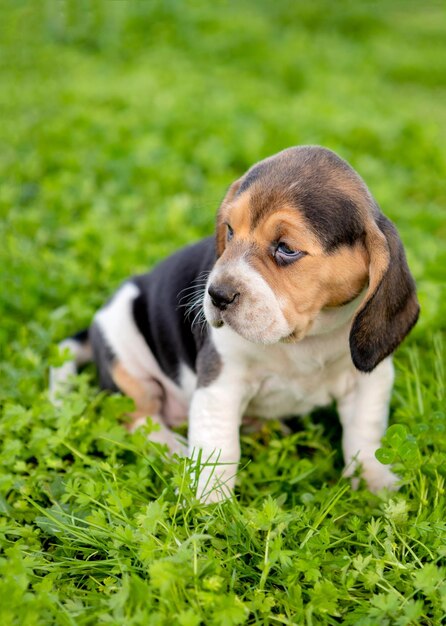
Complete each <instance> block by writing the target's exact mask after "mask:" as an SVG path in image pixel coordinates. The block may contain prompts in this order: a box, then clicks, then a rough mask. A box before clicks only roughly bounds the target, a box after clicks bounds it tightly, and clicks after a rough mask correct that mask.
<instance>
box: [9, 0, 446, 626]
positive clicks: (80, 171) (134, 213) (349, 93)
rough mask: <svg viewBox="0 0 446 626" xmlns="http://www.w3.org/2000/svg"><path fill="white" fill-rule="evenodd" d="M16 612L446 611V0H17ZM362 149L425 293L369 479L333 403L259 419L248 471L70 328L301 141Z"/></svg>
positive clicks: (395, 618)
mask: <svg viewBox="0 0 446 626" xmlns="http://www.w3.org/2000/svg"><path fill="white" fill-rule="evenodd" d="M0 66H1V75H0V81H1V82H0V111H1V124H0V134H1V135H0V139H1V149H0V168H1V179H2V182H1V186H0V212H1V222H0V284H1V290H0V319H1V323H0V381H1V384H0V404H1V414H2V415H1V418H0V432H1V436H0V440H1V444H0V447H1V453H0V466H1V470H0V576H1V578H0V598H1V600H0V623H1V624H2V626H8V625H10V624H11V625H12V624H14V625H15V624H17V625H24V624H26V626H32V625H34V624H38V625H44V626H48V625H51V624H55V625H57V626H59V625H63V626H65V625H73V624H76V625H77V624H79V625H96V624H113V625H114V624H116V625H120V626H121V625H135V626H136V625H141V626H142V625H146V624H160V625H164V624H169V626H170V625H172V626H173V625H179V626H198V625H199V624H204V625H208V624H216V625H221V626H230V625H232V624H264V625H267V624H305V625H308V626H313V625H314V626H315V625H317V624H340V623H342V624H352V625H353V624H354V625H355V626H357V625H359V626H376V625H377V624H379V625H384V626H385V625H393V624H394V625H396V626H406V625H415V624H423V625H431V626H437V625H438V624H440V623H441V622H442V620H444V619H445V616H446V583H445V577H446V566H445V563H446V547H445V546H446V523H445V519H446V511H445V508H446V507H445V477H446V419H445V374H444V330H445V320H446V293H445V289H444V286H442V281H444V273H445V266H446V246H445V243H446V219H445V211H444V207H445V206H446V187H445V177H446V151H445V149H444V146H445V144H446V26H445V11H444V7H443V6H442V4H441V3H434V2H424V3H415V2H395V1H384V0H383V1H380V2H373V3H371V2H370V3H369V2H360V3H359V2H358V3H353V2H351V3H350V2H345V1H344V2H337V3H333V2H328V1H327V2H323V1H322V0H318V1H317V2H311V3H310V2H308V3H307V2H295V3H291V2H289V1H288V0H275V1H274V2H268V1H267V0H257V1H254V0H252V1H248V0H238V1H237V2H216V3H209V2H205V0H195V1H190V2H180V1H179V0H178V1H177V0H164V1H161V0H159V1H155V0H154V1H151V0H150V1H149V0H147V1H144V2H142V1H141V0H132V2H130V1H124V0H121V1H119V2H118V1H111V0H102V1H99V0H98V1H97V2H87V0H84V1H82V0H77V1H75V0H72V1H68V0H67V1H62V0H60V1H56V0H47V1H44V0H36V1H33V2H29V1H28V2H26V1H24V0H3V2H2V3H1V7H0ZM303 143H319V144H322V145H325V146H327V147H330V148H332V149H334V150H336V151H337V152H339V153H340V154H341V155H342V156H343V157H345V158H347V159H348V160H349V161H350V162H351V163H352V165H353V166H354V167H356V168H357V170H358V171H359V172H360V173H361V175H362V176H363V177H364V178H365V180H366V181H367V183H368V184H369V186H370V188H371V190H372V192H373V193H374V195H375V197H376V198H377V200H378V202H379V203H380V205H381V207H382V209H383V210H384V212H385V213H386V214H387V215H388V216H389V217H390V218H391V219H393V220H394V221H395V223H396V224H397V227H398V229H399V231H400V233H401V236H402V239H403V241H404V243H405V246H406V250H407V254H408V259H409V263H410V266H411V268H412V270H413V273H414V275H415V277H416V279H417V284H418V289H419V296H420V301H421V305H422V315H421V319H420V322H419V324H418V325H417V327H416V329H415V330H414V332H413V333H412V334H411V336H410V338H409V339H408V340H407V341H406V342H405V344H404V345H403V346H402V347H401V348H400V349H399V350H398V352H397V355H396V367H397V379H396V386H395V392H394V395H393V400H392V416H391V423H392V427H391V428H390V429H389V431H388V433H387V435H386V437H385V440H384V441H383V447H382V449H381V451H380V453H379V455H380V458H381V459H382V460H383V461H386V462H393V463H394V464H395V469H396V471H397V473H398V474H399V476H400V477H401V482H402V487H401V490H400V491H399V492H398V493H397V494H394V495H393V496H391V498H389V497H385V496H382V497H378V496H374V495H372V494H370V493H369V492H368V491H367V490H366V489H365V488H364V487H361V488H360V489H359V490H358V491H356V492H353V491H352V490H351V489H350V487H349V485H348V483H347V482H345V481H344V480H343V479H342V478H341V476H340V474H341V468H342V459H341V453H340V431H339V427H338V425H337V420H336V418H335V415H334V412H333V410H331V409H327V410H324V411H319V412H317V413H316V414H314V415H312V416H306V417H304V418H303V420H302V421H301V422H298V424H299V426H298V427H297V428H296V432H295V433H294V434H292V435H290V436H288V437H283V436H281V434H280V432H279V428H278V426H277V424H274V423H273V424H271V423H268V424H265V426H264V428H263V430H262V431H261V432H260V433H258V434H256V435H244V436H243V462H242V466H241V470H240V474H239V480H238V487H237V497H236V499H235V500H234V501H231V502H227V503H225V504H223V505H218V506H213V507H205V506H202V505H200V504H199V503H197V502H196V501H195V499H194V497H193V485H192V484H191V483H190V479H189V467H188V462H187V461H185V460H176V461H172V460H169V459H168V458H166V457H165V456H164V455H163V454H162V452H161V450H160V449H159V448H158V447H157V446H155V445H154V444H150V443H149V442H148V441H147V438H146V436H145V433H143V432H138V433H136V434H134V435H132V436H131V435H129V434H127V432H126V431H125V430H124V429H123V428H122V426H121V425H120V420H121V421H122V415H123V413H124V412H125V410H126V409H128V401H127V400H126V399H123V398H120V397H110V396H106V395H104V394H102V393H98V390H97V388H96V387H95V382H94V375H93V373H92V371H90V372H87V373H84V374H82V375H81V376H80V377H79V380H78V383H77V386H76V388H75V389H74V390H73V392H72V393H71V394H70V395H69V396H67V399H66V401H65V402H64V404H63V406H62V407H61V408H60V409H55V408H53V407H51V406H50V404H49V403H48V401H47V397H46V386H47V376H48V367H49V364H50V363H51V362H52V361H53V360H54V358H55V352H56V350H55V344H56V342H57V341H58V340H59V339H61V338H62V337H64V336H66V335H67V334H70V333H71V332H73V331H76V330H78V329H80V328H83V327H85V326H86V325H88V323H89V321H90V318H91V315H92V314H93V312H94V311H95V309H96V308H97V307H98V306H99V305H100V304H101V303H102V302H103V301H104V299H105V298H106V297H108V295H110V294H111V292H112V290H113V289H114V288H115V287H116V286H117V285H118V284H119V283H120V282H121V281H122V280H123V279H124V278H125V277H127V276H128V275H129V274H133V273H136V272H140V271H144V270H146V269H147V268H148V267H150V266H152V265H153V264H154V263H155V262H156V261H157V260H158V259H160V258H162V257H163V256H165V255H166V254H167V253H169V252H171V251H173V250H175V249H176V248H178V247H179V246H181V245H183V244H185V243H186V242H190V241H192V240H195V239H198V238H199V237H201V236H203V235H205V234H208V233H210V232H211V231H212V228H213V222H214V215H215V210H216V208H217V206H218V203H219V201H220V200H221V198H222V197H223V195H224V192H225V189H226V187H227V186H228V185H229V183H230V182H231V181H232V180H234V179H235V178H236V177H237V176H239V175H240V174H241V173H242V172H243V171H244V170H246V169H247V168H248V167H249V166H250V165H251V164H252V163H254V162H255V161H257V160H259V159H261V158H263V157H265V156H267V155H269V154H272V153H274V152H276V151H278V150H280V149H282V148H284V147H287V146H290V145H296V144H303Z"/></svg>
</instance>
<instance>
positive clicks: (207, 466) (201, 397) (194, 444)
mask: <svg viewBox="0 0 446 626" xmlns="http://www.w3.org/2000/svg"><path fill="white" fill-rule="evenodd" d="M225 383H226V384H225ZM242 395H243V390H242V387H241V385H238V384H237V383H235V382H234V381H233V380H231V381H230V383H229V382H228V381H223V380H218V381H215V382H214V383H211V384H210V385H209V386H207V387H199V388H198V389H197V390H196V391H195V393H194V395H193V398H192V402H191V407H190V415H189V434H188V441H189V456H190V457H191V458H192V459H194V460H196V461H198V460H199V461H200V462H199V464H198V467H197V472H199V475H198V488H197V497H199V498H200V499H201V500H202V501H203V502H207V503H210V502H219V501H221V500H224V499H225V498H227V497H229V496H230V495H231V493H232V490H233V488H234V484H235V476H236V472H237V467H238V463H239V460H240V434H239V430H240V422H241V406H242Z"/></svg>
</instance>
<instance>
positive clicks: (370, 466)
mask: <svg viewBox="0 0 446 626" xmlns="http://www.w3.org/2000/svg"><path fill="white" fill-rule="evenodd" d="M358 468H359V474H360V475H361V477H362V478H363V479H364V480H365V482H366V484H367V487H368V489H369V490H370V491H372V492H373V493H377V492H378V491H380V490H381V489H389V490H391V491H396V490H397V489H398V480H399V479H398V476H396V475H395V474H394V473H393V472H392V471H391V470H390V469H389V468H388V467H387V465H382V464H381V463H380V462H379V461H378V460H377V459H375V458H374V457H372V458H366V459H358V460H354V461H352V462H351V463H350V464H349V465H348V466H347V467H346V468H345V470H344V476H346V477H348V478H351V481H352V487H353V489H357V488H358V486H359V478H358V477H357V476H356V474H357V470H358Z"/></svg>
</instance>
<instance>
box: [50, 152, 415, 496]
mask: <svg viewBox="0 0 446 626" xmlns="http://www.w3.org/2000/svg"><path fill="white" fill-rule="evenodd" d="M418 314H419V305H418V301H417V296H416V290H415V283H414V280H413V278H412V276H411V273H410V271H409V268H408V265H407V261H406V256H405V253H404V249H403V246H402V243H401V240H400V238H399V236H398V233H397V231H396V229H395V227H394V226H393V224H392V223H391V222H390V220H389V219H388V218H387V217H385V216H384V215H383V213H382V212H381V211H380V209H379V207H378V204H377V203H376V201H375V200H374V198H373V197H372V195H371V193H370V192H369V190H368V188H367V186H366V184H365V183H364V181H363V180H362V179H361V177H360V176H359V175H358V174H357V173H356V172H355V171H354V170H353V169H352V167H350V165H348V164H347V162H346V161H344V160H343V159H341V158H340V157H339V156H337V155H336V154H335V153H334V152H332V151H330V150H328V149H326V148H322V147H318V146H300V147H292V148H289V149H286V150H284V151H282V152H280V153H278V154H276V155H274V156H271V157H269V158H266V159H265V160H263V161H260V162H259V163H257V164H255V165H254V166H253V167H251V168H250V169H249V170H248V171H247V172H246V173H245V174H244V175H243V176H242V177H241V178H239V179H238V180H236V181H235V182H234V183H233V184H232V185H231V186H230V187H229V190H228V191H227V194H226V196H225V198H224V200H223V202H222V203H221V206H220V208H219V210H218V214H217V223H216V234H215V237H208V238H206V239H203V240H202V241H200V242H198V243H196V244H194V245H191V246H189V247H186V248H184V249H182V250H180V251H179V252H177V253H175V254H173V255H172V256H171V257H169V258H167V259H166V260H164V261H163V262H161V263H160V264H159V265H158V266H157V267H155V268H154V269H153V270H152V271H151V272H149V273H147V274H142V275H139V276H135V277H133V278H131V279H129V280H127V281H126V282H124V284H123V285H122V286H121V287H120V288H119V289H118V291H117V292H116V293H115V295H114V296H113V297H112V298H111V300H110V301H109V302H107V303H106V304H105V306H104V307H103V308H101V309H100V310H99V311H98V312H97V313H96V315H95V316H94V319H93V322H92V324H91V326H90V328H89V329H88V330H87V331H84V332H83V333H80V334H78V335H75V336H74V337H71V338H70V339H67V340H65V341H63V342H62V343H61V344H60V345H61V348H63V349H66V348H68V349H69V350H70V353H71V355H72V360H71V361H68V362H66V363H64V365H62V366H61V367H59V368H56V369H53V371H52V372H51V385H50V386H51V395H52V398H53V400H54V401H60V390H61V389H62V388H63V386H64V383H65V381H66V380H67V378H68V377H69V375H70V374H73V373H75V372H76V371H77V368H78V367H79V366H81V365H82V364H83V363H85V362H87V361H90V360H94V362H95V363H96V365H97V369H98V372H99V382H100V386H101V387H102V388H104V389H109V390H112V391H120V392H122V393H124V394H127V395H128V396H130V398H132V399H133V400H134V403H135V411H134V412H133V413H132V415H131V418H132V423H131V424H132V428H135V427H137V426H138V425H139V424H140V423H142V422H143V421H145V420H146V418H147V417H148V416H150V417H151V419H152V420H153V422H155V423H156V424H158V426H159V429H158V430H155V431H154V432H152V433H151V435H150V438H151V439H152V440H154V441H158V442H161V443H165V444H167V445H168V446H169V448H170V450H171V451H172V452H177V453H179V454H189V456H190V457H191V458H192V459H195V460H197V461H199V463H197V466H199V467H200V469H199V475H198V478H197V495H198V497H200V498H201V499H202V500H203V501H204V502H216V501H220V500H222V499H224V498H226V497H228V496H229V495H230V494H231V493H232V492H233V488H234V485H235V477H236V472H237V465H238V462H239V459H240V439H239V429H240V425H241V421H242V417H243V416H244V415H247V416H250V417H256V418H257V417H260V418H265V419H276V418H278V419H281V418H285V417H288V416H292V415H298V414H303V413H307V412H309V411H311V410H312V409H314V408H316V407H322V406H326V405H328V404H331V403H332V402H333V400H334V401H336V403H337V409H338V413H339V418H340V421H341V425H342V427H343V437H342V447H343V454H344V460H345V465H346V470H345V471H346V474H347V475H353V474H355V473H356V470H357V468H360V470H361V472H362V476H363V478H364V479H365V481H366V484H367V486H368V488H369V489H370V490H372V491H377V490H379V489H381V488H383V487H387V488H394V487H395V483H396V477H395V476H394V474H393V473H392V472H391V471H390V469H389V468H388V467H386V466H384V465H381V464H380V463H379V462H378V461H377V459H376V458H375V451H376V449H377V448H378V447H379V444H380V439H381V437H382V436H383V434H384V432H385V429H386V427H387V420H388V408H389V401H390V395H391V391H392V386H393V379H394V372H393V366H392V357H391V354H392V352H393V351H394V350H395V349H396V348H397V346H398V345H399V344H400V343H401V341H402V340H403V339H404V338H405V336H406V335H407V334H408V333H409V331H410V330H411V328H412V327H413V326H414V324H415V323H416V321H417V318H418ZM187 416H188V447H187V449H186V447H185V443H184V441H181V440H180V439H179V438H178V436H177V435H176V434H175V433H174V431H173V430H172V429H171V428H172V427H175V426H177V425H179V424H180V423H183V422H184V421H185V420H186V419H187Z"/></svg>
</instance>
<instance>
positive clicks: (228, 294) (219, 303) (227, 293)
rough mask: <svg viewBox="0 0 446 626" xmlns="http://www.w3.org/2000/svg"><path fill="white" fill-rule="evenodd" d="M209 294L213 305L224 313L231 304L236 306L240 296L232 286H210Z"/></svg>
mask: <svg viewBox="0 0 446 626" xmlns="http://www.w3.org/2000/svg"><path fill="white" fill-rule="evenodd" d="M208 294H209V295H210V297H211V301H212V304H213V305H214V306H215V307H217V309H219V310H220V311H224V310H226V309H227V308H228V306H230V305H231V304H235V303H236V302H237V300H238V297H239V295H240V293H239V292H238V291H236V290H235V289H234V288H233V287H231V285H210V286H209V288H208Z"/></svg>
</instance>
